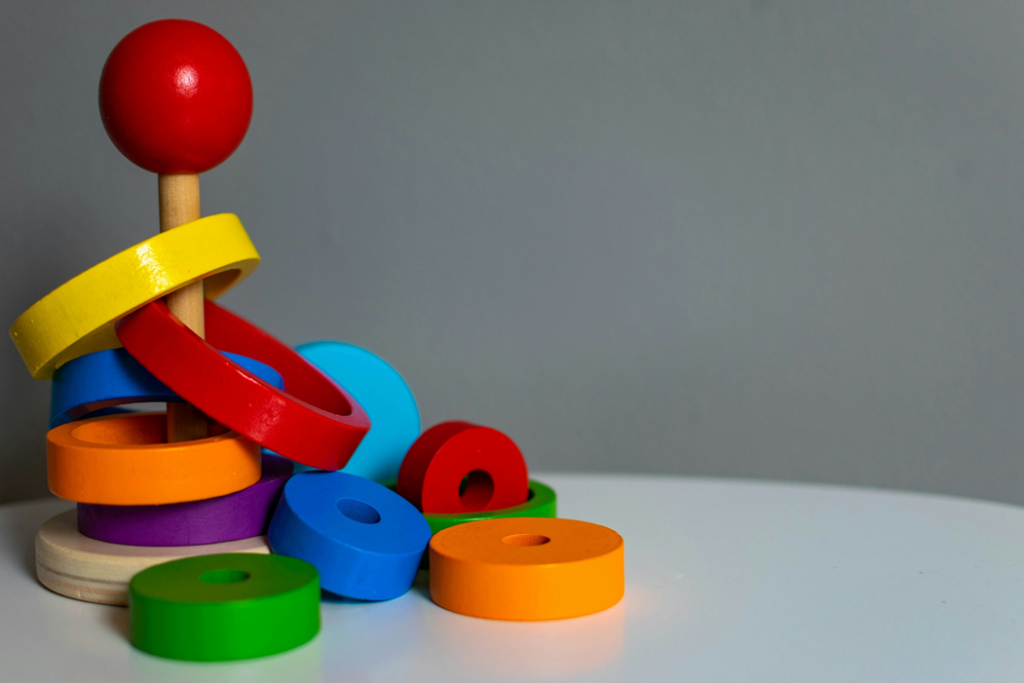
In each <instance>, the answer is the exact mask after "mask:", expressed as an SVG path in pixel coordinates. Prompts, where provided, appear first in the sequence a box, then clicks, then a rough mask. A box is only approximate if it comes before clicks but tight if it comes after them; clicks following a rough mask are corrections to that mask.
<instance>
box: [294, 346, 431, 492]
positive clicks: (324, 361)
mask: <svg viewBox="0 0 1024 683" xmlns="http://www.w3.org/2000/svg"><path fill="white" fill-rule="evenodd" d="M295 350H296V351H298V352H299V354H300V355H301V356H302V357H303V358H305V359H306V360H308V361H309V362H310V363H312V364H313V365H315V366H316V367H317V368H319V369H320V370H321V371H322V372H324V373H325V374H326V375H327V376H328V377H330V378H331V379H333V380H334V381H335V382H337V383H338V384H340V385H341V386H343V387H345V391H347V392H348V393H349V394H351V396H352V398H354V399H355V400H356V401H358V403H359V405H360V406H362V408H363V410H365V411H366V414H367V416H368V417H369V418H370V424H371V425H372V426H371V427H370V431H369V432H367V433H366V436H365V437H364V438H363V441H362V443H360V444H359V448H357V449H356V452H355V453H353V454H352V458H351V459H350V460H349V461H348V464H346V465H345V467H344V468H343V471H345V472H348V473H349V474H355V475H358V476H360V477H366V478H367V479H373V480H374V481H376V482H385V481H389V480H394V479H396V478H397V477H398V468H399V466H400V465H401V464H402V459H403V458H404V457H405V453H406V451H408V450H409V447H410V446H412V444H413V442H414V441H416V438H417V437H418V436H419V435H420V411H419V408H417V406H416V399H415V398H414V397H413V394H412V391H410V389H409V385H408V384H406V383H405V380H404V379H402V376H401V375H400V374H398V371H397V370H395V369H394V368H393V367H391V366H390V365H389V364H388V363H387V361H385V360H384V359H383V358H381V357H380V356H377V355H375V354H373V353H371V352H370V351H367V350H366V349H362V348H360V347H358V346H355V345H354V344H346V343H344V342H335V341H318V342H310V343H308V344H301V345H299V346H297V347H295Z"/></svg>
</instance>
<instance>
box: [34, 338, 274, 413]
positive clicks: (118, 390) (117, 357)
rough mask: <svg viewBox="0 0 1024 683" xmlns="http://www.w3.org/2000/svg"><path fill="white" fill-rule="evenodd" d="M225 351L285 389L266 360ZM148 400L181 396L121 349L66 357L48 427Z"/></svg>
mask: <svg viewBox="0 0 1024 683" xmlns="http://www.w3.org/2000/svg"><path fill="white" fill-rule="evenodd" d="M224 355H225V356H227V357H228V358H230V359H231V360H232V361H234V362H235V363H238V364H239V365H240V366H242V367H243V368H245V369H246V370H248V371H249V372H251V373H253V374H254V375H256V376H257V377H259V378H260V379H262V380H263V381H264V382H266V383H267V384H272V385H273V386H275V387H277V388H278V389H281V390H284V380H282V379H281V375H280V373H278V372H277V370H275V369H274V368H272V367H270V366H269V365H267V364H266V363H261V362H259V361H256V360H252V359H251V358H246V357H245V356H239V355H237V354H234V353H225V354H224ZM150 401H154V402H155V401H169V402H172V403H174V402H180V401H181V398H180V397H179V396H178V395H177V394H176V393H174V392H173V391H171V390H170V389H169V388H167V385H165V384H164V383H163V382H161V381H160V380H158V379H157V378H156V377H154V376H153V375H152V374H150V372H149V370H146V369H145V368H144V367H142V364H140V363H139V362H138V361H137V360H135V359H134V358H132V356H131V354H129V353H128V352H127V351H126V350H124V349H109V350H106V351H97V352H96V353H89V354H86V355H84V356H80V357H78V358H75V359H74V360H71V361H68V362H67V363H65V364H64V365H62V366H60V367H59V368H57V371H56V372H54V373H53V389H52V392H51V394H50V429H53V428H54V427H59V426H60V425H62V424H66V423H68V422H73V421H75V420H81V419H82V418H85V417H88V416H90V415H91V414H93V413H95V412H96V411H100V410H105V409H109V408H110V407H112V406H119V405H124V404H126V403H147V402H150Z"/></svg>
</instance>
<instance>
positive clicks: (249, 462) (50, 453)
mask: <svg viewBox="0 0 1024 683" xmlns="http://www.w3.org/2000/svg"><path fill="white" fill-rule="evenodd" d="M166 430H167V416H166V413H128V414H125V415H108V416H105V417H93V418H89V419H86V420H79V421H78V422H69V423H68V424H65V425H61V426H60V427H54V428H53V429H51V430H50V431H49V433H48V434H47V435H46V478H47V480H48V482H49V484H50V490H51V491H53V493H54V494H55V495H58V496H60V497H61V498H64V499H66V500H73V501H75V502H78V503H97V504H100V505H167V504H169V503H186V502H189V501H193V500H205V499H207V498H214V497H216V496H226V495H227V494H229V493H234V492H235V491H241V490H242V489H244V488H246V487H248V486H252V485H253V484H255V483H256V482H257V481H259V478H260V469H261V468H260V447H259V445H258V444H256V443H253V442H252V441H249V440H248V439H246V438H244V437H242V436H240V435H238V434H236V433H234V432H227V433H226V434H221V435H219V436H211V437H208V438H206V439H196V440H195V441H177V442H174V443H167V442H166V441H167V431H166Z"/></svg>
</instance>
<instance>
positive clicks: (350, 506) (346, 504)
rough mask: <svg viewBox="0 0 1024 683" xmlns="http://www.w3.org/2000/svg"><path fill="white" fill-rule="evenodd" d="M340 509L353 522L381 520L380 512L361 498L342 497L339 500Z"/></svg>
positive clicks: (366, 522)
mask: <svg viewBox="0 0 1024 683" xmlns="http://www.w3.org/2000/svg"><path fill="white" fill-rule="evenodd" d="M338 509H339V510H340V511H341V514H343V515H345V516H346V517H348V518H349V519H351V520H352V521H353V522H359V523H360V524H376V523H377V522H379V521H380V513H379V512H377V511H376V510H374V509H373V508H372V507H371V506H369V505H367V504H366V503H364V502H363V501H361V500H355V499H354V498H342V499H341V500H339V501H338Z"/></svg>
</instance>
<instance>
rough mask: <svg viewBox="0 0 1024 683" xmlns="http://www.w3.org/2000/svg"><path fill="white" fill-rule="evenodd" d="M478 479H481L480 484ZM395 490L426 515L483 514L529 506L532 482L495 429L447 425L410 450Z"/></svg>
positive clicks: (517, 455) (520, 457)
mask: <svg viewBox="0 0 1024 683" xmlns="http://www.w3.org/2000/svg"><path fill="white" fill-rule="evenodd" d="M285 386H287V385H285ZM474 475H480V479H479V480H478V481H477V482H474ZM466 477H468V482H467V483H468V486H467V488H466V491H465V492H462V491H460V488H461V485H462V481H463V479H464V478H466ZM396 490H397V491H398V493H399V495H401V496H402V497H403V498H405V499H406V500H408V501H409V502H410V503H412V504H413V505H415V506H416V507H417V508H419V509H420V510H421V511H422V512H423V513H424V514H427V513H446V514H451V513H467V512H482V511H487V510H502V509H505V508H509V507H512V506H513V505H521V504H523V503H525V502H526V498H527V496H528V495H529V481H528V476H527V471H526V461H525V460H523V454H522V453H521V452H520V451H519V447H518V446H516V444H515V442H514V441H512V439H510V438H508V437H507V436H505V435H504V434H503V433H501V432H499V431H498V430H497V429H491V428H490V427H481V426H479V425H475V424H470V423H469V422H442V423H440V424H436V425H434V426H433V427H431V428H430V429H428V430H427V431H425V432H423V433H422V434H421V435H420V437H419V438H418V439H416V442H415V443H413V445H412V447H410V448H409V452H408V453H406V455H405V459H404V460H403V461H402V467H401V469H399V470H398V486H397V487H396Z"/></svg>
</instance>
